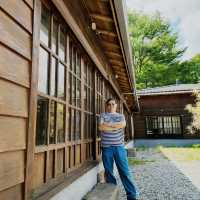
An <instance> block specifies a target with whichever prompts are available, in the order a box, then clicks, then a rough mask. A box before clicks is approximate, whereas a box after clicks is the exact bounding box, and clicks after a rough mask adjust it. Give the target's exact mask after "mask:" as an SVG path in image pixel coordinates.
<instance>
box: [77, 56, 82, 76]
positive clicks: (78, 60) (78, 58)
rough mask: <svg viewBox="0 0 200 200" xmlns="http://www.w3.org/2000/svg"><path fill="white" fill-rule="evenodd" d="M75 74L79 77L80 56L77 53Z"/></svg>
mask: <svg viewBox="0 0 200 200" xmlns="http://www.w3.org/2000/svg"><path fill="white" fill-rule="evenodd" d="M76 74H77V75H78V77H81V56H80V54H79V53H77V63H76Z"/></svg>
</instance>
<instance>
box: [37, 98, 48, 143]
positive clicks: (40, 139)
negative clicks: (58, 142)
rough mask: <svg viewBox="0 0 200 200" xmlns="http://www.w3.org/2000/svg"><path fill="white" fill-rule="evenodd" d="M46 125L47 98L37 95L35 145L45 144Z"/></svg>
mask: <svg viewBox="0 0 200 200" xmlns="http://www.w3.org/2000/svg"><path fill="white" fill-rule="evenodd" d="M47 127H48V99H46V98H43V97H38V101H37V122H36V145H44V144H46V138H47Z"/></svg>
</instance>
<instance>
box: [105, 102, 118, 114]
mask: <svg viewBox="0 0 200 200" xmlns="http://www.w3.org/2000/svg"><path fill="white" fill-rule="evenodd" d="M106 108H107V112H116V110H117V104H116V102H115V101H114V100H111V101H109V102H108V104H107V106H106Z"/></svg>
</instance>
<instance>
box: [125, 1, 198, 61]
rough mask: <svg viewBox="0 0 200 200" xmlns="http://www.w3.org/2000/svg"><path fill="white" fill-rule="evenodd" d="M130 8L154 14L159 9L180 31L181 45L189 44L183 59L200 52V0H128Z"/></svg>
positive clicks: (174, 27)
mask: <svg viewBox="0 0 200 200" xmlns="http://www.w3.org/2000/svg"><path fill="white" fill-rule="evenodd" d="M126 1H127V7H128V9H133V10H137V11H143V12H144V13H146V14H152V13H154V12H156V11H159V12H160V13H161V14H162V16H163V17H165V18H166V19H168V20H169V21H170V23H171V25H172V27H173V29H175V30H177V31H178V32H179V38H180V44H181V46H188V49H187V51H186V52H185V55H184V56H183V59H189V58H191V57H192V56H194V55H195V54H197V53H200V36H199V35H200V22H199V21H200V0H126Z"/></svg>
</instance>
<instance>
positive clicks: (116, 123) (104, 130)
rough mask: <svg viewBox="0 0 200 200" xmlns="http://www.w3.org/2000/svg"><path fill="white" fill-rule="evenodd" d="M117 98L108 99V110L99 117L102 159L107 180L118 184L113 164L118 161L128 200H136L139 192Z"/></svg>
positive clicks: (123, 119) (124, 123) (123, 118)
mask: <svg viewBox="0 0 200 200" xmlns="http://www.w3.org/2000/svg"><path fill="white" fill-rule="evenodd" d="M116 110H117V104H116V102H115V99H112V98H110V99H108V100H107V101H106V112H105V113H101V115H100V117H99V127H98V128H99V131H100V132H101V146H102V160H103V165H104V168H105V176H106V182H107V183H112V184H115V185H116V184H117V182H116V179H115V177H114V174H113V164H114V161H115V163H116V166H117V169H118V172H119V175H120V178H121V181H122V183H123V186H124V189H125V191H126V195H127V200H134V199H136V198H137V197H138V192H137V191H136V187H135V186H134V184H133V182H132V180H131V175H130V172H129V167H128V161H127V153H126V150H125V148H124V128H125V126H126V121H125V117H124V115H123V114H120V113H117V112H116Z"/></svg>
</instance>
